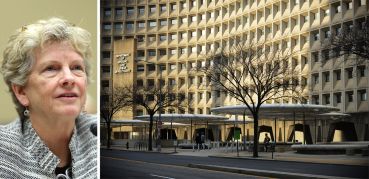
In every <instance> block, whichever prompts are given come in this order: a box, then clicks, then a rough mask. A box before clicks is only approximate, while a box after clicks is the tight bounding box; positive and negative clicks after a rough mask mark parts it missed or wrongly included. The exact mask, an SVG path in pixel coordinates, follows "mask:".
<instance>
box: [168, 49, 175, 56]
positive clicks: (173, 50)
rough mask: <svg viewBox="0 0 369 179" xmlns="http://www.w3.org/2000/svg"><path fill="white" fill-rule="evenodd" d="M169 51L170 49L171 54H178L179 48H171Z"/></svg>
mask: <svg viewBox="0 0 369 179" xmlns="http://www.w3.org/2000/svg"><path fill="white" fill-rule="evenodd" d="M169 51H170V55H175V54H177V50H176V49H169Z"/></svg>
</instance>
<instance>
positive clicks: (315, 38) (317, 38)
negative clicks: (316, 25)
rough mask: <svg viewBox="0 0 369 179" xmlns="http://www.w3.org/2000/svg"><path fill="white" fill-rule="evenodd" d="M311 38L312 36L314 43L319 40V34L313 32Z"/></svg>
mask: <svg viewBox="0 0 369 179" xmlns="http://www.w3.org/2000/svg"><path fill="white" fill-rule="evenodd" d="M313 36H314V41H318V40H319V32H313Z"/></svg>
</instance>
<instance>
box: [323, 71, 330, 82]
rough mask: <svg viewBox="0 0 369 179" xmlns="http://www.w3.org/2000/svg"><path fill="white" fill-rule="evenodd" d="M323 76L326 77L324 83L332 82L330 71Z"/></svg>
mask: <svg viewBox="0 0 369 179" xmlns="http://www.w3.org/2000/svg"><path fill="white" fill-rule="evenodd" d="M323 76H324V81H325V82H326V83H327V82H329V80H330V75H329V71H327V72H323Z"/></svg>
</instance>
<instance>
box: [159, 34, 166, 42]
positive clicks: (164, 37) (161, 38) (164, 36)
mask: <svg viewBox="0 0 369 179" xmlns="http://www.w3.org/2000/svg"><path fill="white" fill-rule="evenodd" d="M159 40H160V41H165V40H167V35H166V34H160V35H159Z"/></svg>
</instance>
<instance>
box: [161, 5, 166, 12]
mask: <svg viewBox="0 0 369 179" xmlns="http://www.w3.org/2000/svg"><path fill="white" fill-rule="evenodd" d="M165 11H167V5H166V4H160V12H165Z"/></svg>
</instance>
